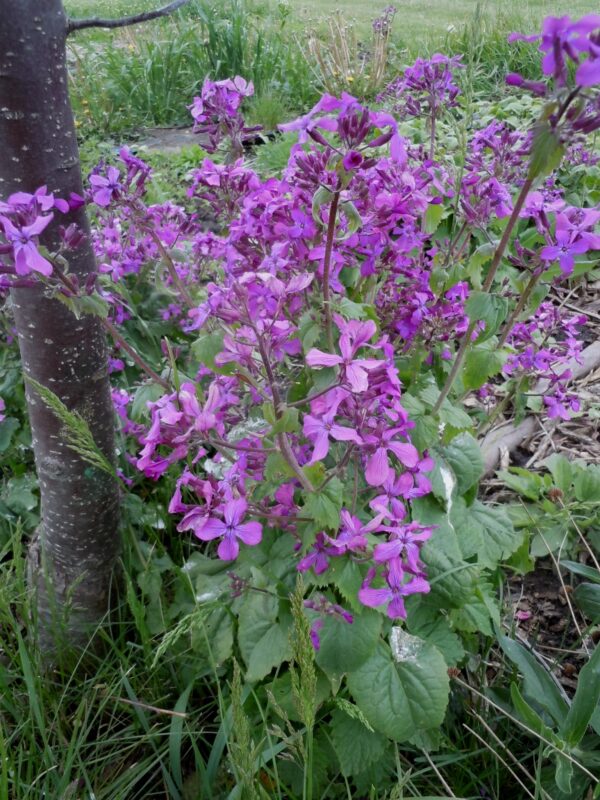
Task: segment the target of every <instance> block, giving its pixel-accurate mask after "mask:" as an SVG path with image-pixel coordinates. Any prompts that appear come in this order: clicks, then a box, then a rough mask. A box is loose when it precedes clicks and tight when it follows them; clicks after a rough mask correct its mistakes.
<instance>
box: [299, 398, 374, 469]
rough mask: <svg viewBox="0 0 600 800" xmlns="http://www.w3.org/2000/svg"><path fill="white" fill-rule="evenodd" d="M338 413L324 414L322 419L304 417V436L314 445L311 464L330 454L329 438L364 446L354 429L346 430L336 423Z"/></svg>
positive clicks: (309, 416) (310, 416)
mask: <svg viewBox="0 0 600 800" xmlns="http://www.w3.org/2000/svg"><path fill="white" fill-rule="evenodd" d="M335 415H336V412H335V410H334V411H331V412H330V413H329V414H324V415H323V416H322V417H321V418H319V417H313V416H312V415H311V414H306V416H305V417H304V434H305V436H307V437H308V438H309V439H310V440H311V441H312V442H313V444H314V450H313V454H312V456H311V459H310V461H309V462H308V463H309V464H314V463H316V462H317V461H322V460H323V459H324V458H325V456H326V455H327V453H328V452H329V438H330V437H331V438H332V439H335V440H336V441H337V442H354V443H355V444H362V439H361V438H360V436H359V435H358V433H357V432H356V431H355V430H354V429H353V428H346V427H344V426H343V425H336V424H335V423H334V421H333V420H334V419H335Z"/></svg>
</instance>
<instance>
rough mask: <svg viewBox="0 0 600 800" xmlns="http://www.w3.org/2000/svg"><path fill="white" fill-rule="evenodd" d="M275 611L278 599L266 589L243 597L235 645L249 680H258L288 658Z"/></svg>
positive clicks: (285, 640)
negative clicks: (244, 663)
mask: <svg viewBox="0 0 600 800" xmlns="http://www.w3.org/2000/svg"><path fill="white" fill-rule="evenodd" d="M278 611H279V600H278V599H277V597H275V596H274V595H272V594H270V593H268V592H251V593H250V594H248V595H247V596H246V597H245V598H244V603H243V605H242V607H241V609H240V613H239V620H238V644H239V647H240V652H241V654H242V657H243V659H244V661H245V662H246V666H247V668H248V672H247V675H246V679H247V680H248V681H250V682H253V681H257V680H261V679H262V678H264V677H265V675H268V673H269V672H270V671H271V669H272V668H273V667H276V666H278V665H279V664H281V662H282V661H285V660H286V659H287V658H289V645H288V639H287V636H286V634H285V631H284V630H283V628H282V626H281V625H279V624H278V623H277V622H276V620H277V614H278Z"/></svg>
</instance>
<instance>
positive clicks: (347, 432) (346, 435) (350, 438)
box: [329, 425, 362, 444]
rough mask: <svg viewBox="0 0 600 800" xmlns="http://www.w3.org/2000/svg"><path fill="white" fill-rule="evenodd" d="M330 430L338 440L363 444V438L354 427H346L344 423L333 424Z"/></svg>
mask: <svg viewBox="0 0 600 800" xmlns="http://www.w3.org/2000/svg"><path fill="white" fill-rule="evenodd" d="M329 432H330V434H331V436H332V437H333V438H334V439H336V441H338V442H356V444H362V439H361V438H360V436H359V435H358V433H357V432H356V431H355V430H354V429H353V428H344V427H343V426H342V425H332V426H331V430H330V431H329Z"/></svg>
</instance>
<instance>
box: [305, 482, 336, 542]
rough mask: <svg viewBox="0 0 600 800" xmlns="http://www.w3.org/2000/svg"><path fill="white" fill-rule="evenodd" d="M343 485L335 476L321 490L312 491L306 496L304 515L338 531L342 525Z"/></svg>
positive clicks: (324, 526) (318, 523)
mask: <svg viewBox="0 0 600 800" xmlns="http://www.w3.org/2000/svg"><path fill="white" fill-rule="evenodd" d="M343 494H344V493H343V486H342V483H341V481H340V480H339V479H338V478H333V480H331V481H329V483H328V484H327V486H326V487H325V488H324V489H323V490H322V491H321V492H312V493H311V494H309V495H308V497H306V499H305V502H304V506H303V508H302V514H303V516H307V517H310V518H311V519H312V520H314V521H315V522H316V523H317V525H320V526H322V527H323V528H330V529H331V530H334V531H337V529H338V528H339V527H340V511H341V509H342V503H343Z"/></svg>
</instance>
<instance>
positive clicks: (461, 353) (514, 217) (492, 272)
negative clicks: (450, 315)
mask: <svg viewBox="0 0 600 800" xmlns="http://www.w3.org/2000/svg"><path fill="white" fill-rule="evenodd" d="M532 185H533V178H527V180H526V181H525V183H524V184H523V186H522V187H521V191H520V192H519V196H518V197H517V200H516V202H515V205H514V207H513V210H512V214H511V215H510V219H509V220H508V224H507V225H506V228H505V229H504V233H503V234H502V238H501V239H500V242H499V243H498V247H497V248H496V252H495V253H494V257H493V259H492V263H491V265H490V269H489V272H488V274H487V277H486V279H485V282H484V284H483V287H482V289H483V291H484V292H489V290H490V287H491V285H492V283H493V281H494V278H495V277H496V272H497V271H498V267H499V266H500V261H501V260H502V256H503V255H504V253H505V251H506V247H507V245H508V242H509V239H510V235H511V233H512V232H513V229H514V227H515V225H516V224H517V221H518V219H519V214H520V212H521V209H522V208H523V205H524V204H525V200H526V198H527V195H528V194H529V191H530V189H531V187H532ZM478 321H479V320H473V321H472V322H471V323H470V324H469V327H468V328H467V331H466V333H465V334H464V335H463V338H462V339H461V342H460V345H459V348H458V352H457V354H456V358H455V359H454V364H453V365H452V369H451V370H450V372H449V374H448V377H447V378H446V383H445V384H444V386H443V388H442V391H441V392H440V396H439V397H438V399H437V401H436V404H435V405H434V407H433V409H432V414H437V413H438V412H439V410H440V408H441V407H442V405H443V404H444V401H445V400H446V398H447V397H448V395H449V393H450V390H451V389H452V386H453V384H454V381H455V380H456V376H457V375H458V373H459V372H460V369H461V367H462V362H463V360H464V357H465V354H466V352H467V348H468V347H469V344H470V343H471V337H472V336H473V333H474V331H475V328H476V326H477V324H478Z"/></svg>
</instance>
